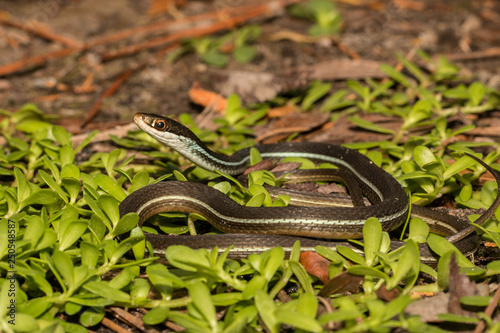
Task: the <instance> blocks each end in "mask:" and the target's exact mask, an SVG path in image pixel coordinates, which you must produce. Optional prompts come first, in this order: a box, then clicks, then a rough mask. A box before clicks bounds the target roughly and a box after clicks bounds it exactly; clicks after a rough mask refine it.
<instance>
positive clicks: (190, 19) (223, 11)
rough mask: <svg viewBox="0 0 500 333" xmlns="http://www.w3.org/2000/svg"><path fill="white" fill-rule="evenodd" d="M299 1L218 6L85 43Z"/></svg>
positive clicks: (174, 28)
mask: <svg viewBox="0 0 500 333" xmlns="http://www.w3.org/2000/svg"><path fill="white" fill-rule="evenodd" d="M299 1H300V0H278V1H276V2H271V3H268V2H267V1H266V2H264V3H258V4H251V5H245V6H239V7H233V8H230V9H221V8H219V9H216V10H214V11H212V12H209V13H203V14H200V15H194V16H188V17H184V18H181V19H178V20H175V21H174V20H165V21H161V22H155V23H152V24H148V25H145V26H142V27H134V28H130V29H125V30H122V31H120V32H117V33H115V34H112V35H109V36H104V37H101V38H96V39H94V40H92V41H90V42H89V43H88V44H87V45H88V46H89V47H92V46H95V45H101V44H108V43H111V42H116V41H119V40H122V39H126V38H130V37H136V36H137V35H141V34H147V33H152V32H155V31H159V30H165V29H168V30H169V32H173V31H179V30H183V29H186V28H187V27H189V25H191V24H192V23H193V22H196V24H198V25H199V24H201V22H203V21H213V20H216V19H220V18H224V17H228V16H230V15H240V14H244V13H247V12H248V11H250V10H253V9H255V8H261V7H272V8H278V7H284V6H288V5H290V4H292V3H296V2H299ZM163 32H165V31H163Z"/></svg>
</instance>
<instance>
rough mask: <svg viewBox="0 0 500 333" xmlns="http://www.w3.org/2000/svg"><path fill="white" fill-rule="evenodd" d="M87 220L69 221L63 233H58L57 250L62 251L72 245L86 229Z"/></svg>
mask: <svg viewBox="0 0 500 333" xmlns="http://www.w3.org/2000/svg"><path fill="white" fill-rule="evenodd" d="M87 227H88V222H87V221H85V220H79V221H73V222H71V223H70V224H69V225H68V226H67V227H66V229H64V233H63V234H62V235H60V239H59V250H60V251H64V250H66V249H67V248H69V247H70V246H71V245H73V244H74V243H75V242H76V241H77V240H78V239H79V238H80V237H81V236H82V235H83V233H84V232H85V231H86V230H87Z"/></svg>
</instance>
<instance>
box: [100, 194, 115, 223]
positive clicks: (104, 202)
mask: <svg viewBox="0 0 500 333" xmlns="http://www.w3.org/2000/svg"><path fill="white" fill-rule="evenodd" d="M97 202H98V204H99V206H100V207H101V209H102V210H103V212H104V213H105V214H106V216H107V217H108V219H109V220H110V221H111V223H112V224H113V226H114V227H115V228H116V226H117V224H118V221H120V213H119V210H118V201H117V200H116V199H115V198H113V197H111V196H109V195H101V196H100V197H99V198H98V199H97Z"/></svg>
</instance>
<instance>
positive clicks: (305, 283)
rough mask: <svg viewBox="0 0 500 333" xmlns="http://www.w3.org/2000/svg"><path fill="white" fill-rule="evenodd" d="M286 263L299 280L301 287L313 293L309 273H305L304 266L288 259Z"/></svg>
mask: <svg viewBox="0 0 500 333" xmlns="http://www.w3.org/2000/svg"><path fill="white" fill-rule="evenodd" d="M288 265H290V268H291V269H292V272H293V274H294V275H295V276H296V277H297V279H298V280H299V282H300V285H301V286H302V288H303V289H304V290H305V291H306V292H308V293H311V294H312V293H314V291H313V287H312V285H311V280H310V278H309V275H308V274H307V272H306V270H305V268H304V266H302V265H301V264H300V263H299V262H296V261H293V260H290V261H288Z"/></svg>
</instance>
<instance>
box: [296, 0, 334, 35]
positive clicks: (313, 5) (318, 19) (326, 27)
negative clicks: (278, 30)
mask: <svg viewBox="0 0 500 333" xmlns="http://www.w3.org/2000/svg"><path fill="white" fill-rule="evenodd" d="M289 13H290V14H291V15H292V16H295V17H299V18H304V19H308V20H310V21H313V22H314V25H313V26H311V28H309V34H310V35H311V36H329V35H336V34H338V33H339V32H340V31H341V28H342V24H343V21H342V16H341V15H340V12H339V11H338V9H337V7H336V6H335V3H334V2H333V1H329V0H309V1H307V2H306V3H298V4H295V5H292V6H290V9H289Z"/></svg>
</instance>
